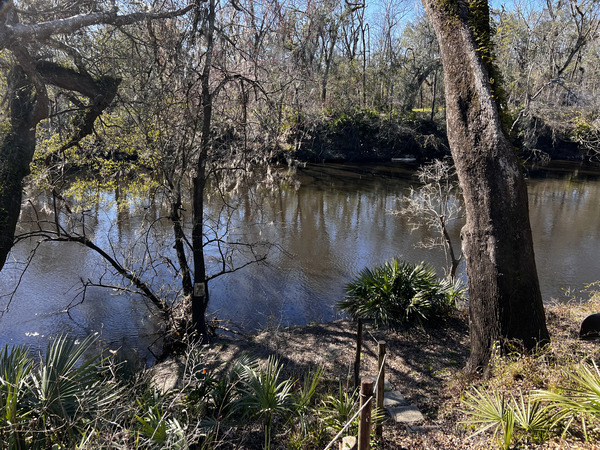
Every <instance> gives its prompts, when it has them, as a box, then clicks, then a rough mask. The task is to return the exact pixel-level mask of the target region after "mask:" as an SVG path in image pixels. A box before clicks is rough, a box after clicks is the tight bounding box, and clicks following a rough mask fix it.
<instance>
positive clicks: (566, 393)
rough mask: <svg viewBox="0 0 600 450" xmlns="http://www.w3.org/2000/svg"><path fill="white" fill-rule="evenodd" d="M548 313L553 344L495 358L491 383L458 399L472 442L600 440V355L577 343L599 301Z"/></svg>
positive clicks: (505, 445)
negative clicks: (583, 323)
mask: <svg viewBox="0 0 600 450" xmlns="http://www.w3.org/2000/svg"><path fill="white" fill-rule="evenodd" d="M591 287H594V285H590V286H588V287H587V290H586V291H585V292H589V293H590V296H591V298H590V300H588V301H582V300H577V301H575V300H573V301H571V302H569V303H564V304H559V303H556V304H552V305H549V306H548V307H547V316H548V324H549V326H550V329H551V330H552V337H553V341H552V344H551V345H549V346H547V347H545V348H543V349H540V350H538V351H537V352H534V353H532V354H525V355H523V354H517V352H515V354H508V355H504V356H499V355H496V356H495V357H494V358H492V362H491V364H492V368H491V370H490V377H489V379H487V380H485V381H483V382H481V383H478V384H477V385H475V386H473V387H468V388H467V389H466V392H465V393H463V396H462V400H461V403H462V408H463V409H462V413H463V414H464V415H465V416H466V418H463V420H462V423H463V424H467V425H468V426H469V427H470V428H472V433H471V435H470V438H474V437H476V436H479V437H481V436H482V435H484V436H489V437H490V439H491V440H492V441H495V442H496V443H497V444H498V445H499V446H500V447H501V448H512V447H511V446H522V445H533V444H536V443H538V444H540V445H543V443H544V442H548V441H552V442H556V441H559V442H561V444H560V445H562V446H564V447H569V446H572V445H574V444H573V442H575V441H577V442H582V441H583V442H589V443H592V442H594V440H595V439H597V438H598V437H599V436H600V369H599V368H598V362H597V361H598V359H599V357H600V352H599V349H598V345H597V342H585V341H581V340H579V339H578V327H577V324H579V323H580V322H581V321H582V320H583V318H584V317H585V316H587V315H588V314H590V313H592V312H596V311H598V309H599V308H600V297H599V296H598V295H597V294H598V293H597V292H596V291H593V292H592V291H590V288H591Z"/></svg>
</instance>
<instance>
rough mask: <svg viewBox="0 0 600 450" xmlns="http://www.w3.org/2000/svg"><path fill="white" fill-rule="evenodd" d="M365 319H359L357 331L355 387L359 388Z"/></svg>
mask: <svg viewBox="0 0 600 450" xmlns="http://www.w3.org/2000/svg"><path fill="white" fill-rule="evenodd" d="M362 337H363V321H362V319H361V318H359V319H358V327H357V331H356V356H355V357H354V389H358V384H359V380H360V354H361V352H362Z"/></svg>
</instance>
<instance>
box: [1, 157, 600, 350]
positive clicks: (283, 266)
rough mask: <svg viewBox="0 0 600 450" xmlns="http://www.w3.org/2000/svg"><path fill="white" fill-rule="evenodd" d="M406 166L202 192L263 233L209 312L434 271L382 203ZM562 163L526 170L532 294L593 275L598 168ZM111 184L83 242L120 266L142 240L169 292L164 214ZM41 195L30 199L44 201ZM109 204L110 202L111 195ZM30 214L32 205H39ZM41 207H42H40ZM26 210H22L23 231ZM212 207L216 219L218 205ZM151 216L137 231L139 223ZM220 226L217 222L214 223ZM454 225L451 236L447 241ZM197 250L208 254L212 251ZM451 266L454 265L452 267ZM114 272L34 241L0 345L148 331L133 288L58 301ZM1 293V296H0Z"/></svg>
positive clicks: (325, 308)
mask: <svg viewBox="0 0 600 450" xmlns="http://www.w3.org/2000/svg"><path fill="white" fill-rule="evenodd" d="M412 169H413V168H406V167H400V166H391V165H390V166H387V167H382V166H342V165H329V166H317V165H316V166H309V167H307V168H306V169H304V170H302V171H301V172H300V173H299V176H298V182H299V183H297V185H296V184H294V185H284V186H281V188H278V189H271V188H268V187H267V186H264V185H256V186H252V187H251V188H249V189H247V190H240V191H239V193H238V194H237V195H235V196H232V197H231V198H229V199H228V202H229V203H231V204H236V205H237V208H236V209H233V210H232V209H227V208H224V205H223V203H222V202H221V201H220V199H219V196H217V195H211V196H210V197H209V199H208V203H207V204H208V207H209V211H208V212H209V215H210V216H212V217H214V218H217V217H219V212H222V211H224V210H225V211H227V212H228V214H227V215H226V216H225V218H226V221H227V222H228V223H229V224H230V228H229V230H228V231H227V232H228V234H227V236H226V238H227V240H228V241H229V242H231V243H235V242H270V243H276V244H278V245H279V246H280V248H279V249H275V248H274V249H272V250H271V252H270V253H269V258H268V260H267V262H266V263H263V264H257V265H252V266H249V267H247V268H245V269H243V270H241V271H239V272H235V273H232V274H228V275H224V276H223V277H221V278H218V279H216V280H214V281H213V282H212V284H211V293H212V297H211V304H210V311H211V312H212V313H214V314H216V315H217V316H218V317H219V318H220V319H227V320H229V321H231V323H230V326H233V327H240V328H242V329H244V330H246V331H250V330H255V329H257V328H260V327H263V326H265V325H277V324H283V325H287V324H305V323H308V322H310V321H324V320H332V319H335V318H336V317H338V315H339V313H338V311H337V310H336V307H335V304H336V302H337V301H338V300H339V299H341V298H342V297H343V295H344V285H345V284H346V283H347V282H348V281H349V280H350V279H351V278H352V277H353V276H354V275H355V274H356V273H357V272H358V271H360V270H361V269H362V268H364V267H366V266H373V265H375V264H380V263H382V262H384V261H385V260H387V259H390V258H392V257H399V258H402V259H405V260H407V261H409V262H413V263H416V262H419V261H421V260H425V261H428V262H429V263H431V264H432V265H433V266H434V267H435V268H436V269H437V270H438V273H441V272H442V268H443V267H444V265H445V262H444V256H443V253H442V252H441V251H437V250H427V249H423V248H416V247H415V244H416V243H417V242H419V241H421V240H424V239H426V238H428V237H430V235H429V232H428V230H426V229H424V228H421V229H418V230H415V231H412V232H411V228H412V227H411V225H410V224H409V223H408V221H407V219H406V218H404V217H399V216H395V215H391V214H389V210H391V209H394V208H396V207H397V206H398V203H397V198H398V197H399V196H400V195H402V194H406V193H407V192H408V187H409V185H410V184H411V183H413V184H414V183H415V180H414V179H413V178H411V174H412ZM572 169H573V167H572V166H571V170H570V171H568V170H566V169H565V167H564V166H560V167H558V169H557V170H552V169H550V170H545V171H543V172H532V173H531V178H530V180H529V199H530V213H531V224H532V229H533V233H534V242H535V246H536V257H537V261H538V270H539V274H540V282H541V286H542V294H543V297H544V299H545V300H548V299H550V298H551V297H561V296H562V291H563V290H564V289H566V288H569V287H571V288H575V289H581V288H583V286H584V285H585V284H586V283H590V282H593V281H595V280H597V279H599V278H600V273H599V270H598V269H599V268H600V260H599V259H598V257H597V255H598V254H599V253H600V236H599V233H600V230H599V227H600V209H599V208H597V204H598V201H599V199H600V181H599V180H598V177H597V175H598V172H593V171H589V170H587V169H586V170H579V172H578V173H577V175H574V172H573V170H572ZM123 196H124V194H123V193H121V192H119V191H117V192H108V193H104V194H103V195H100V196H98V197H97V199H96V202H97V206H96V207H95V208H92V210H91V211H89V212H88V213H86V215H85V221H84V222H85V223H83V222H82V223H81V224H74V226H79V227H83V226H84V225H85V227H86V230H87V231H86V232H87V233H90V236H93V237H94V239H95V241H96V242H97V243H98V244H99V245H101V246H104V247H107V248H112V249H113V250H114V252H115V255H117V256H118V257H119V258H122V259H123V260H127V261H129V262H131V263H132V264H134V265H135V264H136V262H139V261H142V260H145V261H146V262H148V261H150V259H149V258H147V255H148V248H147V247H146V243H148V242H150V243H152V248H153V250H152V251H153V252H155V254H160V255H161V258H153V259H152V261H153V263H152V265H150V266H147V265H144V266H143V267H145V270H142V269H141V267H142V265H139V264H138V267H140V270H139V275H140V276H142V277H144V279H146V280H149V281H151V282H152V283H153V285H154V286H160V287H161V289H162V290H161V292H162V294H163V295H165V296H167V297H169V296H171V298H172V297H174V296H176V295H177V289H178V286H177V283H178V280H177V278H176V277H175V274H174V273H173V271H172V269H171V268H170V264H169V263H168V258H172V257H173V250H172V242H171V240H170V239H171V238H170V236H171V234H170V229H169V228H168V223H167V222H165V221H162V220H160V216H161V211H162V209H161V208H162V205H161V203H160V201H159V200H158V199H155V200H154V201H151V199H141V200H140V204H138V205H136V207H135V208H134V207H127V206H126V204H125V203H124V198H123ZM46 201H47V199H44V198H41V199H38V203H39V205H38V206H40V207H41V206H43V205H44V204H45V202H46ZM119 204H121V207H120V208H119V207H118V205H119ZM42 212H43V211H42ZM43 217H45V218H49V217H50V216H47V217H46V216H43ZM32 219H33V217H32V216H31V215H28V213H27V212H26V213H24V215H23V217H22V222H21V226H22V227H23V228H24V229H26V228H27V227H28V226H30V225H29V224H28V223H29V221H31V220H32ZM221 219H223V217H222V216H221ZM149 223H152V224H153V225H152V227H151V228H150V230H149V232H148V230H147V228H146V225H147V224H149ZM213 225H214V226H215V230H217V232H222V233H225V228H224V225H225V224H224V222H223V220H221V221H218V220H217V219H215V221H214V222H213ZM460 226H461V225H460V224H458V223H457V224H454V226H453V227H452V229H451V234H452V236H453V239H454V240H455V242H457V243H458V235H459V229H460ZM34 246H35V243H34V242H22V243H20V244H19V245H18V246H17V247H16V248H15V249H14V251H13V252H12V254H11V257H12V263H11V264H9V265H8V266H7V267H6V268H5V269H4V270H3V271H2V273H0V293H2V294H7V293H10V292H11V290H12V289H14V286H15V285H16V283H17V282H18V281H19V279H20V277H21V273H22V269H23V262H24V261H26V260H27V256H28V255H29V253H30V252H31V251H32V249H33V248H34ZM209 256H212V257H216V256H217V255H216V252H215V251H214V250H212V251H211V250H209ZM459 272H460V273H461V276H463V277H464V267H463V266H461V267H460V268H459ZM100 277H102V282H103V283H104V284H110V283H113V282H117V280H115V279H114V278H113V277H111V276H110V275H108V272H107V267H106V265H105V262H104V261H102V260H101V259H100V258H99V257H98V256H97V255H96V254H94V253H93V252H91V251H90V250H88V249H86V248H84V247H82V246H80V245H77V244H72V243H71V244H65V243H60V244H58V243H56V244H44V245H43V246H41V247H39V248H38V249H37V252H36V257H35V258H34V259H33V261H32V263H31V265H30V267H29V268H28V270H27V271H26V272H25V274H24V275H23V277H22V280H21V283H20V286H19V289H18V291H17V293H16V295H15V296H14V298H13V299H12V303H11V304H10V308H9V310H8V312H6V313H5V314H4V315H3V316H2V318H0V344H4V343H8V342H15V343H28V344H31V345H34V346H37V345H42V346H45V342H46V339H47V338H46V337H47V336H49V335H56V334H57V333H60V332H71V333H74V334H76V335H86V334H90V333H95V332H98V333H99V334H100V335H101V337H102V339H104V340H105V341H106V342H107V343H108V344H109V345H112V346H113V347H114V346H121V345H122V346H125V347H134V348H140V349H142V351H144V350H143V349H145V348H146V347H147V346H148V345H150V343H151V342H152V341H153V340H154V338H155V334H156V332H157V331H158V329H159V328H160V321H159V320H157V318H156V317H155V315H154V314H153V312H152V309H151V308H148V306H147V305H146V303H145V302H144V301H143V300H142V299H141V298H139V297H138V296H135V295H129V294H123V293H120V292H117V291H113V290H110V289H103V288H98V287H89V288H88V290H87V292H86V300H85V302H84V303H83V304H81V305H78V306H76V307H74V308H72V309H70V314H67V313H65V312H64V311H65V309H66V308H67V307H68V306H69V304H70V303H71V302H73V301H78V300H79V299H80V298H81V297H80V296H79V294H80V293H81V289H82V283H81V280H83V281H86V280H92V279H93V280H94V281H96V282H97V281H98V279H100ZM8 300H9V297H6V296H5V297H2V299H1V300H0V307H1V308H3V307H5V306H6V304H7V302H8Z"/></svg>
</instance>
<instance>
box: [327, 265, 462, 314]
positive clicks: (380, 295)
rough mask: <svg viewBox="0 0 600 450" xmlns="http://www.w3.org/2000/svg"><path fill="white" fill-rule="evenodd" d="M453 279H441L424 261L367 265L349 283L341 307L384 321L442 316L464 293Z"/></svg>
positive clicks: (347, 310)
mask: <svg viewBox="0 0 600 450" xmlns="http://www.w3.org/2000/svg"><path fill="white" fill-rule="evenodd" d="M460 292H461V289H460V288H459V287H458V285H457V284H456V283H455V282H453V281H439V280H438V279H437V277H436V275H435V271H434V270H433V269H432V268H431V267H429V266H428V265H426V264H424V263H419V264H417V265H412V264H409V263H406V262H400V261H399V260H398V259H392V260H391V261H388V262H386V263H385V264H384V265H382V266H377V267H375V268H374V269H369V268H365V269H363V270H362V271H361V272H360V273H359V275H358V276H357V277H356V278H355V279H354V280H353V281H351V282H350V283H348V285H347V286H346V299H345V300H343V301H341V302H339V304H338V305H339V307H340V308H341V309H342V310H344V311H346V312H348V313H349V314H350V315H351V316H352V317H354V318H362V319H374V320H376V321H380V322H382V323H385V324H388V323H404V322H415V321H416V322H420V321H424V320H431V319H435V318H441V317H442V316H443V314H444V313H446V312H447V311H448V309H449V308H451V307H452V305H453V300H454V299H455V298H456V296H457V295H460Z"/></svg>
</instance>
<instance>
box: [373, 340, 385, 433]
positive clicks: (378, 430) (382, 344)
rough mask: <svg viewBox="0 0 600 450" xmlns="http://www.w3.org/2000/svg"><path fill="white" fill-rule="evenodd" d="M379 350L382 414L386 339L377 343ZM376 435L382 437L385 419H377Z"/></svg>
mask: <svg viewBox="0 0 600 450" xmlns="http://www.w3.org/2000/svg"><path fill="white" fill-rule="evenodd" d="M377 351H378V354H379V358H378V363H377V373H378V374H379V378H378V379H377V393H376V395H377V401H376V404H377V412H378V413H379V414H381V413H382V412H383V397H384V395H385V366H384V364H383V360H384V357H385V341H381V342H378V343H377ZM375 436H377V437H378V438H381V437H382V436H383V419H379V420H377V425H376V427H375Z"/></svg>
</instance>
